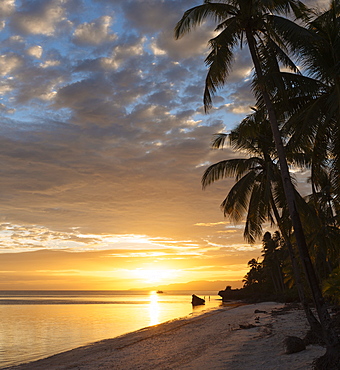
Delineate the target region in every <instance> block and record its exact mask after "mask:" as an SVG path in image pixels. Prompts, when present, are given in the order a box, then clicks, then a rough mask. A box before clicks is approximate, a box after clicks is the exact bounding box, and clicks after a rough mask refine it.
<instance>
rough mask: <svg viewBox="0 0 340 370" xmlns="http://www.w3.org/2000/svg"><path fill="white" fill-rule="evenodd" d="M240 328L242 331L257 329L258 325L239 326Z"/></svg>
mask: <svg viewBox="0 0 340 370" xmlns="http://www.w3.org/2000/svg"><path fill="white" fill-rule="evenodd" d="M239 326H240V329H252V328H256V327H257V326H256V325H253V324H239Z"/></svg>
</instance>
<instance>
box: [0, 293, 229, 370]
mask: <svg viewBox="0 0 340 370" xmlns="http://www.w3.org/2000/svg"><path fill="white" fill-rule="evenodd" d="M193 293H194V294H197V295H198V296H200V297H202V298H205V299H206V304H205V305H204V306H196V307H192V305H191V294H193ZM221 304H222V301H221V298H220V297H219V296H217V295H216V292H215V291H213V292H212V291H201V292H192V291H190V292H189V291H168V292H162V293H161V292H158V293H157V292H155V291H152V292H148V291H0V318H1V320H0V368H4V367H7V366H12V365H18V364H20V363H24V362H29V361H34V360H38V359H40V358H44V357H47V356H51V355H53V354H56V353H59V352H63V351H67V350H70V349H73V348H76V347H79V346H83V345H86V344H89V343H92V342H95V341H99V340H102V339H107V338H113V337H117V336H119V335H122V334H126V333H129V332H131V331H135V330H138V329H141V328H144V327H147V326H151V325H157V324H160V323H162V322H165V321H168V320H172V319H175V318H180V317H184V316H188V315H195V314H199V313H201V312H202V311H206V310H209V309H213V308H217V307H218V306H220V305H221Z"/></svg>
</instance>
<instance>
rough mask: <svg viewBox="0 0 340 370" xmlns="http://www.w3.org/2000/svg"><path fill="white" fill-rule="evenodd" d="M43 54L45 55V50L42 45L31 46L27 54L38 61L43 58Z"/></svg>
mask: <svg viewBox="0 0 340 370" xmlns="http://www.w3.org/2000/svg"><path fill="white" fill-rule="evenodd" d="M42 53H43V48H42V47H41V46H40V45H34V46H30V47H29V48H28V49H27V54H28V55H30V56H32V57H35V58H38V59H40V58H41V56H42Z"/></svg>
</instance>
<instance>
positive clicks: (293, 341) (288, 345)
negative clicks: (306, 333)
mask: <svg viewBox="0 0 340 370" xmlns="http://www.w3.org/2000/svg"><path fill="white" fill-rule="evenodd" d="M283 344H284V346H285V349H286V351H285V353H286V354H287V355H289V354H291V353H297V352H301V351H304V350H305V349H306V345H305V343H304V341H303V340H302V339H301V338H299V337H295V336H289V337H286V338H285V339H284V341H283Z"/></svg>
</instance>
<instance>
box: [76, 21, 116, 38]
mask: <svg viewBox="0 0 340 370" xmlns="http://www.w3.org/2000/svg"><path fill="white" fill-rule="evenodd" d="M111 23H112V18H111V17H110V16H102V17H100V18H98V19H96V20H94V21H93V22H89V23H87V22H86V23H83V24H80V25H79V26H77V28H76V29H75V31H74V33H73V41H74V42H75V43H76V44H79V45H87V44H92V45H99V44H102V43H104V42H111V41H113V40H115V39H116V38H117V35H115V34H112V33H110V25H111Z"/></svg>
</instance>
